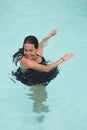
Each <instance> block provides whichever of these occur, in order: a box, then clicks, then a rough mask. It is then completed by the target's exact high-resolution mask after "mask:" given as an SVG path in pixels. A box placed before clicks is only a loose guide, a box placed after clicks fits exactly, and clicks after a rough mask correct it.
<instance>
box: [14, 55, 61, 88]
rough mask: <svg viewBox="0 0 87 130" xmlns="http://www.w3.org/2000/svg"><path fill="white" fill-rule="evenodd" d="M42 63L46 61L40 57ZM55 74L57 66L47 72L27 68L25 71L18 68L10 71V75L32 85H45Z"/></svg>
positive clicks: (57, 70)
mask: <svg viewBox="0 0 87 130" xmlns="http://www.w3.org/2000/svg"><path fill="white" fill-rule="evenodd" d="M39 64H42V65H47V61H46V60H45V58H44V57H42V61H41V63H39ZM57 74H59V69H58V67H55V68H53V69H52V70H50V71H49V72H41V71H38V70H34V69H27V70H26V71H25V72H23V71H22V70H21V68H18V69H17V71H16V72H13V71H12V75H14V76H16V79H17V80H19V81H21V82H22V83H24V84H26V85H29V86H32V85H38V84H39V85H44V86H47V85H48V84H49V82H50V81H51V80H53V79H54V78H55V77H56V76H57Z"/></svg>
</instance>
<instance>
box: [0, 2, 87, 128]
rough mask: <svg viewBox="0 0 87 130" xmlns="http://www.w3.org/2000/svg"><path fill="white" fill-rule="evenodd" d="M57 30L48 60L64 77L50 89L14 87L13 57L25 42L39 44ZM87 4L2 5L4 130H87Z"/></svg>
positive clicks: (0, 114)
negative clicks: (63, 58)
mask: <svg viewBox="0 0 87 130" xmlns="http://www.w3.org/2000/svg"><path fill="white" fill-rule="evenodd" d="M53 28H56V29H57V32H58V33H57V35H56V36H55V37H53V38H52V39H50V40H49V41H48V43H47V44H48V46H47V47H46V48H45V50H44V56H45V57H46V58H47V59H48V60H51V61H55V60H56V59H59V58H60V57H61V56H63V55H64V54H65V53H67V52H73V53H74V55H75V56H74V57H73V58H72V59H70V60H69V61H66V62H65V63H63V64H61V65H59V67H60V75H58V76H57V78H56V79H55V80H53V81H52V82H51V83H50V84H49V85H48V86H47V87H46V88H44V87H42V86H37V87H29V86H26V85H23V84H22V83H20V82H18V81H15V82H13V81H12V80H11V79H10V78H9V74H10V72H11V71H12V70H13V69H16V67H15V66H14V64H13V63H12V55H13V53H14V52H16V51H17V49H18V48H20V47H22V42H23V40H24V37H25V36H27V35H29V34H33V35H36V36H37V37H38V39H39V41H40V40H41V39H42V38H43V37H44V36H46V35H47V34H48V33H49V32H50V31H51V30H52V29H53ZM86 59H87V1H86V0H73V1H71V0H44V1H41V0H32V1H29V0H22V1H21V0H8V1H7V0H1V1H0V130H49V129H50V130H87V99H86V98H87V80H86V79H87V69H86V67H87V62H86Z"/></svg>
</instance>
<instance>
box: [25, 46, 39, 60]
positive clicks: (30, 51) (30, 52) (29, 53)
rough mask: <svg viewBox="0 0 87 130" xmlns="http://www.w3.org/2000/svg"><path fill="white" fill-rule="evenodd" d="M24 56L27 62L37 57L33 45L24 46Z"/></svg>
mask: <svg viewBox="0 0 87 130" xmlns="http://www.w3.org/2000/svg"><path fill="white" fill-rule="evenodd" d="M24 56H25V57H26V58H27V59H29V60H34V59H35V58H36V56H37V49H36V48H35V46H34V45H33V44H29V43H25V44H24Z"/></svg>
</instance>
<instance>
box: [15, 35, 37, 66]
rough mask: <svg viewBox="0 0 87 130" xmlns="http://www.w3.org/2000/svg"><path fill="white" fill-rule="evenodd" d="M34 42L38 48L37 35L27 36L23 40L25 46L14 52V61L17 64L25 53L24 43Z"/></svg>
mask: <svg viewBox="0 0 87 130" xmlns="http://www.w3.org/2000/svg"><path fill="white" fill-rule="evenodd" d="M26 43H28V44H33V45H34V46H35V48H36V49H37V48H38V44H39V43H38V39H37V38H36V37H35V36H27V37H25V39H24V42H23V47H22V48H19V50H18V51H17V52H16V53H15V54H13V62H14V63H15V64H16V65H17V63H18V61H19V60H20V59H21V58H22V56H23V55H24V44H26Z"/></svg>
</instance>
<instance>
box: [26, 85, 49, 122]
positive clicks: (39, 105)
mask: <svg viewBox="0 0 87 130" xmlns="http://www.w3.org/2000/svg"><path fill="white" fill-rule="evenodd" d="M27 95H28V96H29V98H30V99H32V100H33V110H32V111H33V112H35V113H39V114H38V121H39V122H42V121H43V119H44V116H45V114H44V113H46V112H49V109H48V107H49V106H48V105H47V104H46V99H47V98H48V95H47V91H46V87H45V86H42V85H38V86H32V87H31V88H30V93H28V94H27Z"/></svg>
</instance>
